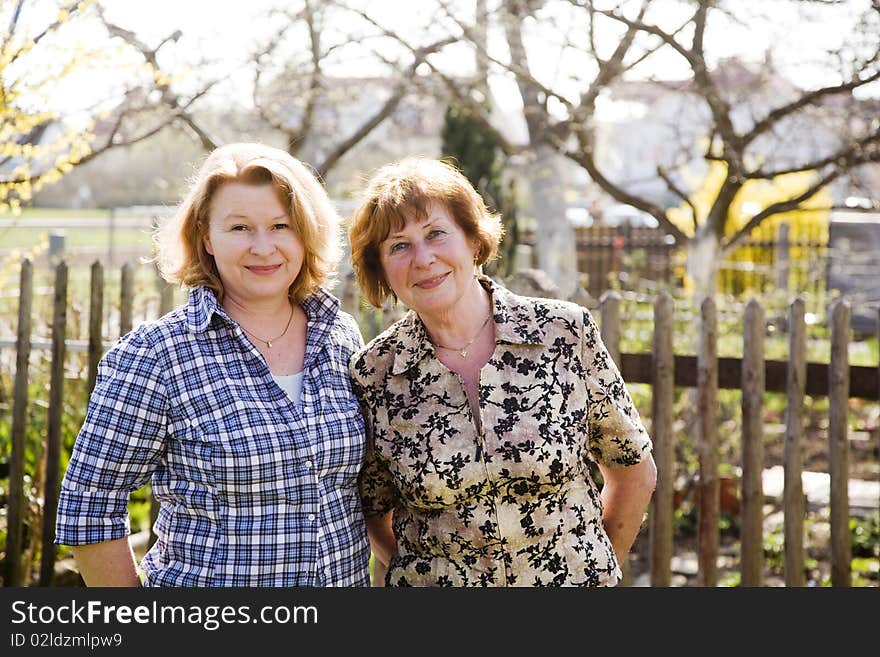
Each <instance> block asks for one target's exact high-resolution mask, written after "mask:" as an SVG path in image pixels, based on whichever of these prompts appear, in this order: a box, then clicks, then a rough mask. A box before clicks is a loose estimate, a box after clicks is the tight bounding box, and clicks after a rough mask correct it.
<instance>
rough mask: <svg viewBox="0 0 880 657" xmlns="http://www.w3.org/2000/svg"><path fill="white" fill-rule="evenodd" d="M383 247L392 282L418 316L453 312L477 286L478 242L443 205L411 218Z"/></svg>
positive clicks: (383, 260)
mask: <svg viewBox="0 0 880 657" xmlns="http://www.w3.org/2000/svg"><path fill="white" fill-rule="evenodd" d="M379 252H380V260H381V263H382V269H383V271H384V273H385V280H387V281H388V285H389V286H390V287H391V289H392V290H393V291H394V294H396V295H397V298H398V299H399V300H400V301H401V302H402V303H403V304H404V305H406V306H407V307H408V308H412V309H413V310H414V311H415V312H416V313H418V314H419V315H426V314H427V315H431V314H438V313H439V314H443V313H446V312H449V311H451V310H452V309H453V308H454V307H455V306H456V305H457V304H458V303H459V302H461V300H462V299H463V298H465V293H466V292H468V291H470V290H471V289H472V288H473V282H474V272H475V270H474V255H475V253H476V249H475V246H474V244H473V243H472V242H471V241H470V240H469V239H468V237H467V235H465V233H464V231H463V230H462V229H461V226H459V225H458V222H457V221H456V220H455V219H454V218H453V216H452V215H451V214H450V213H449V210H448V209H447V208H446V206H444V205H442V204H439V203H431V204H430V205H428V207H427V208H426V216H425V217H424V218H418V217H408V218H407V221H406V225H404V226H403V228H401V229H400V230H399V231H392V232H391V234H389V235H388V237H387V238H386V239H385V240H384V241H383V242H382V243H381V244H380V245H379Z"/></svg>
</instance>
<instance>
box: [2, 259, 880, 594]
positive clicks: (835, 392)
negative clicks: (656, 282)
mask: <svg viewBox="0 0 880 657" xmlns="http://www.w3.org/2000/svg"><path fill="white" fill-rule="evenodd" d="M133 279H134V277H133V275H132V267H131V265H130V264H126V265H124V266H123V267H122V269H121V279H120V280H121V286H120V299H119V308H120V311H119V326H118V332H119V334H120V335H122V334H124V333H126V332H127V331H129V330H131V328H132V316H133V315H132V304H133V299H134V293H133ZM353 286H354V281H353V280H352V278H351V277H350V276H349V277H347V278H344V279H343V281H342V290H341V292H340V293H339V296H340V298H341V299H342V302H343V307H344V308H346V309H347V310H349V311H350V312H358V311H359V309H360V304H359V302H358V299H359V297H358V295H357V292H356V290H355V289H354V287H353ZM104 287H105V286H104V268H103V266H102V265H101V264H100V263H97V262H96V263H94V264H93V265H92V267H91V286H90V288H91V292H90V299H89V308H90V310H89V317H90V320H89V329H88V333H89V335H88V347H87V351H88V389H89V391H91V389H92V388H93V386H94V383H95V379H96V376H97V367H98V361H99V360H100V358H101V356H102V355H103V353H104V351H105V348H106V344H107V343H106V342H105V336H108V335H109V334H110V332H111V331H110V330H108V329H106V328H105V327H104V326H103V317H104V304H105V299H104ZM67 290H68V267H67V265H66V264H65V262H63V261H61V262H59V263H57V265H56V267H55V278H54V297H53V314H52V321H51V327H52V328H51V335H52V340H51V369H50V372H51V374H50V392H49V405H48V430H47V435H46V442H45V446H44V450H45V452H44V453H45V455H46V474H45V479H44V491H43V497H44V501H43V518H42V522H43V526H42V532H41V534H42V538H41V540H42V549H41V555H42V558H41V563H40V574H39V585H40V586H51V585H52V583H53V577H54V572H55V570H54V569H55V559H56V549H55V546H54V544H53V540H54V535H55V533H54V522H55V515H56V512H57V506H58V493H59V486H60V480H61V476H62V472H61V468H60V463H61V448H62V435H61V426H62V400H63V394H64V393H63V386H64V365H65V355H66V350H67V346H68V343H69V341H68V340H66V334H67V308H68V291H67ZM171 292H172V288H171V287H170V286H163V287H162V292H161V302H160V304H159V314H160V315H161V314H164V313H165V312H168V311H169V310H171V307H172V303H173V297H172V293H171ZM32 302H33V266H32V264H31V262H30V261H28V260H25V261H24V262H23V263H22V265H21V274H20V286H19V308H18V329H17V337H16V345H15V348H16V370H15V377H14V393H13V396H14V398H13V413H12V431H11V442H12V444H11V456H10V463H9V495H8V502H7V504H8V513H7V520H8V526H7V545H6V564H5V565H6V569H5V577H4V583H5V585H6V586H20V585H22V583H23V572H22V569H23V564H22V559H21V556H22V543H23V533H22V531H23V530H22V517H23V509H24V501H25V494H24V493H25V491H24V480H25V477H24V475H25V472H24V463H25V453H24V450H25V432H26V426H25V422H26V408H27V405H28V401H29V400H28V364H29V361H30V357H31V351H32V348H31V331H32V323H31V322H32V320H31V313H32V307H33V303H32ZM620 307H621V297H620V295H619V294H617V293H614V292H606V293H605V294H603V295H602V298H601V302H600V308H599V323H600V328H601V332H602V338H603V341H604V342H605V344H606V346H607V347H608V349H609V351H610V353H611V355H612V357H613V358H614V359H615V361H616V362H617V363H618V364H619V366H620V370H621V372H622V374H623V378H624V380H625V381H627V382H628V383H646V384H650V385H651V386H652V410H651V422H650V434H651V436H652V439H653V441H654V458H655V460H656V462H657V469H658V480H657V488H656V491H655V493H654V497H653V500H652V503H651V504H652V508H651V510H650V513H649V518H650V522H649V536H648V538H649V542H650V583H651V585H652V586H658V587H666V586H670V585H671V582H672V570H671V564H672V558H673V547H674V546H673V516H674V505H673V493H674V481H673V479H674V472H675V468H674V460H673V459H674V457H673V454H674V448H675V445H676V436H675V432H674V430H673V420H674V418H673V393H674V389H675V388H676V387H680V388H681V387H683V388H695V389H696V395H697V399H698V417H699V419H698V453H699V480H698V482H697V484H696V485H697V487H698V488H697V493H698V494H697V499H698V555H697V556H698V564H699V573H698V579H699V583H700V585H703V586H715V585H717V583H718V568H717V564H718V557H719V535H720V533H719V520H720V505H719V499H720V479H719V466H720V463H719V457H718V453H719V445H718V436H717V426H718V419H717V416H716V413H717V404H716V397H717V393H718V390H719V388H730V389H740V390H742V427H743V434H742V450H743V451H742V479H741V481H742V484H741V486H742V491H741V492H742V495H741V496H742V506H741V509H742V511H741V513H742V521H741V552H740V556H741V560H740V564H741V582H742V585H743V586H761V585H762V578H763V572H764V552H763V541H762V531H763V525H762V518H763V511H762V510H763V504H764V493H763V490H762V476H761V475H762V470H763V460H764V459H763V444H764V443H763V436H762V427H763V421H762V403H763V402H762V400H763V395H764V392H774V391H775V392H784V393H786V395H787V402H788V412H787V415H786V428H785V445H784V449H785V458H784V470H785V480H784V500H783V503H784V518H785V520H784V522H785V531H784V533H785V547H784V550H785V555H784V557H785V569H784V572H785V583H786V585H787V586H804V584H805V582H804V560H805V557H804V545H803V535H804V517H805V509H804V506H805V500H804V494H803V488H802V483H801V481H802V480H801V472H802V469H803V467H802V460H801V458H802V457H801V442H802V437H803V425H804V417H803V411H802V409H803V406H804V404H803V402H804V396H805V395H807V394H808V395H811V396H827V397H828V398H829V408H830V411H829V427H828V447H829V464H830V473H829V474H830V481H831V496H830V554H831V584H832V586H835V587H846V586H850V584H851V579H852V577H851V566H850V561H851V552H852V550H851V546H850V531H849V517H850V508H849V498H848V472H849V451H848V450H849V446H848V440H847V412H848V411H847V407H848V399H851V398H860V399H867V400H872V401H876V400H880V366H878V367H864V366H860V367H855V366H850V365H849V362H848V356H847V354H848V344H849V335H850V308H849V304H848V302H846V301H845V300H839V301H837V302H835V304H834V306H833V308H832V310H831V313H830V321H831V357H830V363H827V364H826V363H808V362H806V355H805V354H806V326H805V321H804V300H803V299H802V298H797V299H795V301H794V302H793V303H792V304H791V306H790V308H789V314H788V331H789V358H788V360H786V361H767V360H765V358H764V335H765V324H766V321H765V316H764V309H763V308H762V306H761V305H760V304H759V303H758V302H757V301H755V300H752V301H750V302H749V303H748V304H747V307H746V312H745V317H744V327H743V354H744V355H743V357H742V358H719V357H718V354H717V340H718V335H717V309H716V305H715V302H714V301H713V300H712V299H707V300H706V301H704V302H703V303H702V305H701V306H700V309H699V312H700V318H701V321H700V326H701V327H702V328H701V332H700V335H699V341H698V344H699V348H698V353H697V355H696V356H692V355H680V354H675V353H674V352H673V346H672V345H673V301H672V297H671V295H670V294H669V293H668V292H666V291H661V292H660V293H659V294H658V295H657V296H656V299H655V301H654V304H653V324H654V334H653V350H652V352H651V353H621V352H620V348H619V345H620V338H621V319H620V314H621V313H620ZM397 312H399V311H393V310H391V309H389V310H388V312H387V313H386V314H385V316H384V317H383V319H382V320H381V321H382V324H387V323H389V322H390V321H392V320H393V319H394V318H395V316H396V314H397ZM113 332H114V333H115V331H113Z"/></svg>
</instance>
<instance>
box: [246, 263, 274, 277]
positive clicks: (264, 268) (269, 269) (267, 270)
mask: <svg viewBox="0 0 880 657" xmlns="http://www.w3.org/2000/svg"><path fill="white" fill-rule="evenodd" d="M245 269H247V270H248V271H249V272H251V273H253V274H260V275H262V274H274V273H275V272H276V271H278V270H279V269H281V265H253V266H251V267H245Z"/></svg>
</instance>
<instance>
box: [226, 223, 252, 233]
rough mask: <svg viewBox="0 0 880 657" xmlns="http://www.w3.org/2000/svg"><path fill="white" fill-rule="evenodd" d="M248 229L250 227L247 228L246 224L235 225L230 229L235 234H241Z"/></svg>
mask: <svg viewBox="0 0 880 657" xmlns="http://www.w3.org/2000/svg"><path fill="white" fill-rule="evenodd" d="M247 229H248V227H247V226H245V225H244V224H234V225H232V226H230V227H229V230H230V232H233V233H240V232H242V231H245V230H247Z"/></svg>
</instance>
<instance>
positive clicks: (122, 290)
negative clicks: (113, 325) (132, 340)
mask: <svg viewBox="0 0 880 657" xmlns="http://www.w3.org/2000/svg"><path fill="white" fill-rule="evenodd" d="M133 308H134V269H133V268H132V265H131V263H130V262H126V263H125V264H124V265H122V272H121V273H120V282H119V336H120V337H122V336H123V335H125V334H126V333H128V332H129V331H131V326H132V309H133Z"/></svg>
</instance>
